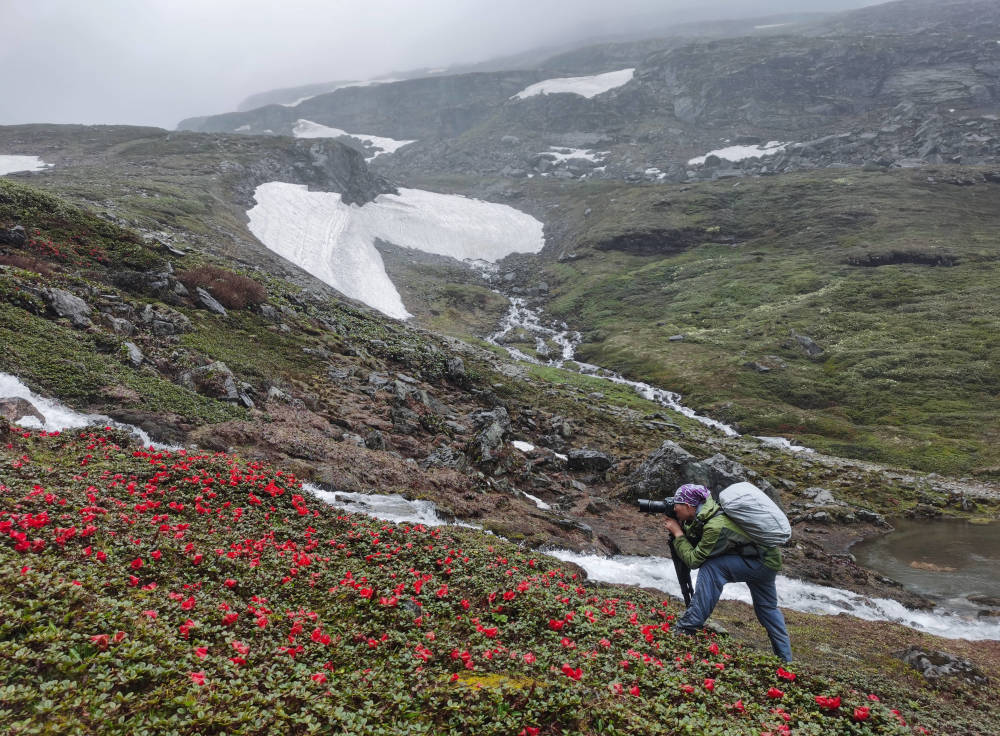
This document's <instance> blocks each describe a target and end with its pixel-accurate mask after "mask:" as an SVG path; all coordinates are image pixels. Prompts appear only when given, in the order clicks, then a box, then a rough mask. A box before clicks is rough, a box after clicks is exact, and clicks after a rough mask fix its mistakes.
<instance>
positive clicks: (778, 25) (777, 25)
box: [753, 23, 791, 31]
mask: <svg viewBox="0 0 1000 736" xmlns="http://www.w3.org/2000/svg"><path fill="white" fill-rule="evenodd" d="M790 25H791V23H768V24H766V25H763V26H754V27H753V29H754V30H755V31H763V30H764V29H766V28H784V27H785V26H790Z"/></svg>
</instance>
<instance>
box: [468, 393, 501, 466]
mask: <svg viewBox="0 0 1000 736" xmlns="http://www.w3.org/2000/svg"><path fill="white" fill-rule="evenodd" d="M470 420H471V421H472V422H473V423H474V424H475V426H477V427H480V428H481V429H480V430H479V432H477V433H476V436H475V437H473V438H472V441H471V442H470V443H469V448H468V453H469V454H470V455H471V457H472V459H473V461H474V462H476V463H487V462H492V461H494V460H496V459H497V456H498V455H499V453H500V450H501V449H503V438H504V436H505V435H506V434H507V432H509V431H510V417H509V416H508V415H507V410H506V409H504V408H503V407H497V408H496V409H494V410H493V411H491V412H474V413H473V415H472V416H470Z"/></svg>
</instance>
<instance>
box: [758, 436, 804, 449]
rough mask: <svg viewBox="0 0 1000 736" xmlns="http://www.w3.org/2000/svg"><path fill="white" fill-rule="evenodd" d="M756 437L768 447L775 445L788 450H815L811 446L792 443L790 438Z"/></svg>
mask: <svg viewBox="0 0 1000 736" xmlns="http://www.w3.org/2000/svg"><path fill="white" fill-rule="evenodd" d="M757 439H759V440H760V441H761V442H763V443H764V444H765V445H768V446H769V447H777V448H779V449H782V450H786V451H788V452H816V451H815V450H814V449H812V448H811V447H804V446H803V445H796V444H793V443H792V441H791V440H790V439H787V438H785V437H758V438H757Z"/></svg>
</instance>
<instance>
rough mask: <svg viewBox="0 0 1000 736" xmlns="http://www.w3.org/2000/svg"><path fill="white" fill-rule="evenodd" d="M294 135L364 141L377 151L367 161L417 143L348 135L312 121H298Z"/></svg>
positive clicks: (343, 131)
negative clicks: (345, 137)
mask: <svg viewBox="0 0 1000 736" xmlns="http://www.w3.org/2000/svg"><path fill="white" fill-rule="evenodd" d="M292 135H294V136H295V137H296V138H341V137H343V136H347V137H349V138H357V139H358V140H359V141H364V142H365V143H367V144H369V145H370V146H371V147H372V148H374V149H377V150H376V151H375V154H374V155H372V156H368V157H367V158H366V159H365V160H366V161H371V160H372V159H375V158H378V157H379V156H381V155H382V154H383V153H395V152H396V151H397V150H399V149H400V148H402V147H403V146H406V145H409V144H410V143H416V141H415V140H413V141H397V140H395V139H394V138H384V137H382V136H378V135H368V134H367V133H348V132H347V131H346V130H341V129H340V128H331V127H328V126H326V125H320V124H319V123H314V122H313V121H311V120H298V121H297V122H296V123H295V127H294V128H293V129H292Z"/></svg>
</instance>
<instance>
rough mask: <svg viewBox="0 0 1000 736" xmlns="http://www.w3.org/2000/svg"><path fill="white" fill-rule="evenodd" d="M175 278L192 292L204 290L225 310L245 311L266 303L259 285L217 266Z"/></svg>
mask: <svg viewBox="0 0 1000 736" xmlns="http://www.w3.org/2000/svg"><path fill="white" fill-rule="evenodd" d="M177 278H178V280H179V281H180V282H181V283H183V284H184V285H185V286H186V287H187V288H188V289H191V290H192V291H193V290H194V289H196V288H198V287H201V288H202V289H205V290H206V291H208V292H209V293H211V295H212V296H213V297H215V299H217V300H218V302H219V303H220V304H222V306H224V307H226V308H227V309H245V308H246V307H249V306H253V305H255V304H262V303H263V302H265V301H267V290H266V289H265V288H264V287H263V286H261V285H260V284H259V283H257V282H256V281H254V280H253V279H252V278H250V277H249V276H243V275H242V274H238V273H233V272H232V271H227V270H226V269H224V268H219V267H218V266H199V267H198V268H193V269H191V270H189V271H185V272H184V273H182V274H180V275H179V276H178V277H177Z"/></svg>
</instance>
